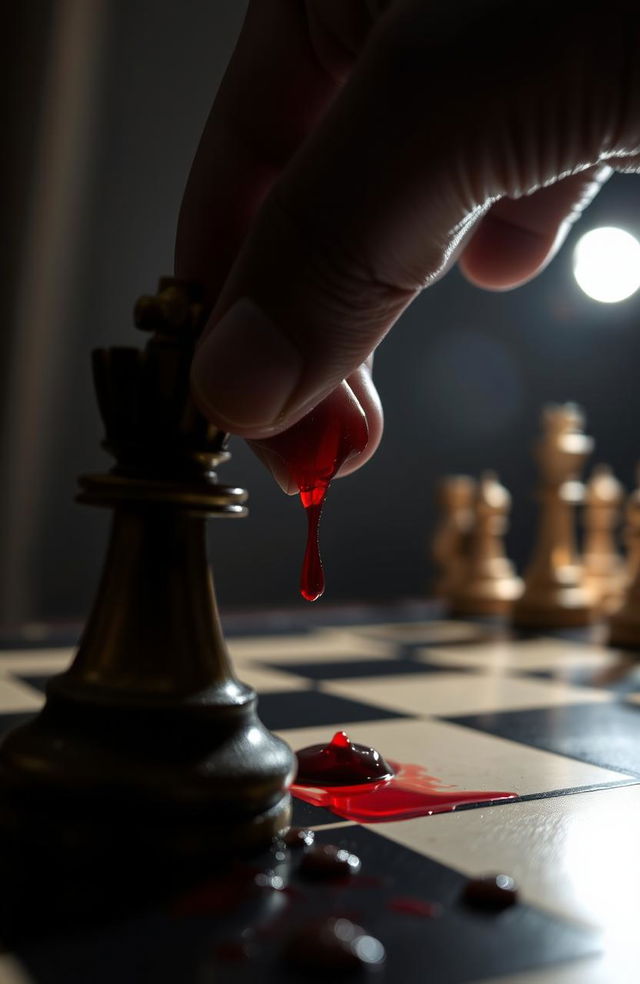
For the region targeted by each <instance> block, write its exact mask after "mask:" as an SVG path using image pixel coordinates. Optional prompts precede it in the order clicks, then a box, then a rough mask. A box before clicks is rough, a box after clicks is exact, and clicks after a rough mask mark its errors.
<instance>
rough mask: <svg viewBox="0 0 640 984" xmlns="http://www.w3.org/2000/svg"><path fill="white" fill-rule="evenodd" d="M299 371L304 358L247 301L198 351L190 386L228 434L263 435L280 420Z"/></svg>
mask: <svg viewBox="0 0 640 984" xmlns="http://www.w3.org/2000/svg"><path fill="white" fill-rule="evenodd" d="M301 372H302V359H301V357H300V353H299V352H298V351H297V350H296V349H295V348H294V346H293V345H292V344H291V342H290V341H289V340H288V339H287V338H286V337H285V335H283V334H282V332H281V331H279V329H278V328H277V327H276V325H275V324H274V323H273V322H272V321H271V319H270V318H268V317H267V316H266V315H265V314H264V313H263V312H262V311H261V310H260V308H259V307H258V306H257V305H256V304H254V303H253V301H250V300H249V299H248V298H246V297H243V298H241V299H240V300H238V301H236V302H235V304H233V306H232V307H231V308H230V309H229V310H228V311H227V312H226V314H225V315H224V316H223V317H222V318H221V319H220V321H219V322H218V323H217V324H216V325H215V326H214V327H213V328H212V329H211V331H210V332H209V334H208V335H207V336H206V337H205V338H204V340H203V341H202V343H201V345H200V346H199V347H198V349H197V351H196V354H195V357H194V360H193V367H192V371H191V382H192V385H193V388H194V391H195V394H196V397H197V399H198V402H199V403H201V404H203V407H204V408H205V409H206V410H207V411H209V413H210V414H211V416H212V418H213V419H214V422H216V423H221V424H223V425H224V426H225V428H226V429H228V430H243V431H247V430H251V428H255V429H256V430H262V429H264V428H267V427H269V425H271V424H273V423H274V422H275V420H276V419H277V418H278V416H279V415H280V413H281V411H282V410H283V409H284V407H285V405H286V403H287V402H288V401H289V399H290V397H291V395H292V393H293V391H294V389H295V388H296V386H297V384H298V380H299V378H300V374H301Z"/></svg>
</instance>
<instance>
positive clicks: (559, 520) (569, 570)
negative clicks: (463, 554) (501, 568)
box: [513, 403, 595, 628]
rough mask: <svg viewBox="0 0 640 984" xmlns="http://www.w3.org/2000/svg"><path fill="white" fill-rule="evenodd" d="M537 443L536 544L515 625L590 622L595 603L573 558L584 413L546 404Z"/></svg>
mask: <svg viewBox="0 0 640 984" xmlns="http://www.w3.org/2000/svg"><path fill="white" fill-rule="evenodd" d="M542 423H543V428H544V432H543V435H542V437H541V439H540V440H539V441H538V442H537V444H536V447H535V456H536V459H537V463H538V468H539V471H540V484H539V486H538V492H537V498H538V502H539V510H540V512H539V521H538V533H537V543H536V546H535V548H534V551H533V556H532V559H531V561H530V563H529V566H528V567H527V570H526V572H525V579H524V580H525V588H524V592H523V594H522V597H521V598H520V600H519V601H518V602H516V604H515V606H514V609H513V623H514V625H517V626H521V627H523V628H541V627H546V628H562V627H565V626H580V625H587V624H589V623H590V622H591V621H592V620H593V618H594V614H595V611H594V605H593V603H592V600H591V595H590V592H589V591H588V589H587V586H586V583H585V577H584V571H583V568H582V566H581V564H580V563H579V562H578V559H577V556H576V542H575V509H576V506H577V505H578V504H579V503H581V502H582V501H583V498H584V486H583V485H582V483H581V482H580V481H579V475H580V472H581V470H582V468H583V466H584V463H585V461H586V459H587V457H588V455H589V454H590V453H591V451H592V449H593V439H592V438H591V437H587V435H586V434H585V433H584V432H583V426H584V416H583V414H582V411H581V410H580V409H579V408H578V407H577V406H576V405H575V404H573V403H565V404H562V405H555V404H553V405H550V406H547V407H545V409H544V411H543V415H542Z"/></svg>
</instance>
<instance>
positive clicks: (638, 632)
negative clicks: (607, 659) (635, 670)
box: [607, 610, 640, 650]
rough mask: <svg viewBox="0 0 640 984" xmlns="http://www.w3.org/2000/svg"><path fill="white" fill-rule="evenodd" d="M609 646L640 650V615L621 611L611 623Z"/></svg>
mask: <svg viewBox="0 0 640 984" xmlns="http://www.w3.org/2000/svg"><path fill="white" fill-rule="evenodd" d="M607 645H609V646H620V647H621V648H622V649H638V650H640V613H639V612H638V611H637V610H636V611H631V612H630V611H628V610H627V611H619V612H617V614H615V615H614V616H613V617H612V618H611V619H610V621H609V636H608V639H607Z"/></svg>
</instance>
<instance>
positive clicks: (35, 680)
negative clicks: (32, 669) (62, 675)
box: [12, 671, 55, 693]
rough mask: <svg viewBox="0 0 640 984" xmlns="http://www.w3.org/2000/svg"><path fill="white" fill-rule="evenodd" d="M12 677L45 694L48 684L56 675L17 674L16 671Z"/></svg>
mask: <svg viewBox="0 0 640 984" xmlns="http://www.w3.org/2000/svg"><path fill="white" fill-rule="evenodd" d="M12 676H14V677H16V678H17V679H18V680H21V681H22V683H26V684H28V685H29V686H30V687H33V689H34V690H39V691H40V692H41V693H45V691H46V689H47V684H48V682H49V680H50V679H51V677H52V676H55V673H47V674H44V673H16V672H15V671H14V672H13V674H12Z"/></svg>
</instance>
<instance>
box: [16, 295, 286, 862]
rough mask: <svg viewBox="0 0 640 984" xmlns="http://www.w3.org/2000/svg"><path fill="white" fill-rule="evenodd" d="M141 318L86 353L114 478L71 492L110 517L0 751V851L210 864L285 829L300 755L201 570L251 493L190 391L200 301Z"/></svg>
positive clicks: (176, 301) (177, 298) (148, 303)
mask: <svg viewBox="0 0 640 984" xmlns="http://www.w3.org/2000/svg"><path fill="white" fill-rule="evenodd" d="M135 319H136V324H137V326H138V327H139V328H141V329H142V330H144V331H150V332H152V336H151V339H150V340H149V342H148V344H147V346H146V347H145V348H144V350H142V351H141V350H139V349H136V348H111V349H106V350H105V349H102V350H98V351H96V352H95V353H94V375H95V384H96V390H97V395H98V402H99V406H100V411H101V414H102V417H103V420H104V424H105V428H106V439H105V441H104V447H105V448H106V450H107V451H108V452H109V453H110V454H111V455H112V456H113V457H114V458H115V465H114V467H113V468H112V469H111V471H110V472H109V473H108V474H103V475H87V476H83V477H82V478H81V479H80V488H81V491H80V493H79V495H78V500H79V501H80V502H85V503H88V504H91V505H97V506H107V507H109V508H111V509H113V512H114V516H113V527H112V531H111V541H110V544H109V549H108V553H107V557H106V562H105V567H104V571H103V575H102V580H101V583H100V587H99V589H98V594H97V597H96V600H95V603H94V606H93V610H92V612H91V615H90V617H89V620H88V623H87V626H86V629H85V631H84V634H83V637H82V640H81V643H80V647H79V650H78V653H77V655H76V658H75V660H74V662H73V665H72V666H71V668H70V669H69V670H68V671H67V672H65V673H62V674H61V675H59V676H56V677H54V678H52V680H51V681H50V683H49V686H48V688H47V701H46V705H45V707H44V709H43V710H42V712H41V713H40V714H38V715H37V717H35V718H34V719H33V720H32V721H31V722H29V723H27V724H26V725H23V726H22V727H19V728H17V729H16V730H14V731H12V732H11V733H10V734H9V735H8V736H7V737H6V738H5V740H4V742H3V743H2V746H1V747H0V830H2V832H3V843H4V844H5V846H6V844H7V835H15V837H20V838H22V839H23V840H26V841H27V842H28V843H29V845H30V848H29V849H30V850H38V849H41V850H43V851H47V850H48V851H49V852H50V853H51V851H52V850H53V851H54V852H56V851H58V852H61V854H62V855H63V857H64V858H65V859H66V860H68V861H69V863H71V864H73V860H74V858H75V859H76V860H77V861H78V863H82V864H86V863H87V860H88V858H89V857H91V858H95V857H96V856H98V857H105V856H108V855H111V854H114V855H116V854H117V856H118V857H122V856H123V854H124V856H128V857H131V858H133V859H135V861H136V862H138V861H139V860H140V859H141V858H145V857H157V856H161V857H162V858H163V860H171V859H173V858H179V859H182V860H185V861H188V860H189V859H191V860H197V861H199V860H200V859H215V857H216V856H220V855H224V856H228V855H229V854H230V853H233V852H237V851H244V850H251V849H257V848H260V847H262V846H264V845H265V844H266V843H268V842H269V841H270V840H271V838H272V837H273V836H274V835H276V834H277V833H279V832H281V831H283V830H284V829H285V828H286V827H287V826H288V824H289V819H290V797H289V794H288V792H287V787H288V783H289V780H290V778H291V775H292V770H293V757H292V754H291V752H290V750H289V748H288V747H287V746H286V745H285V744H284V743H283V742H282V741H280V740H279V739H278V738H276V737H275V736H273V735H272V734H270V733H269V732H268V731H267V730H266V729H265V727H264V726H263V725H262V723H261V722H260V720H259V719H258V717H257V714H256V695H255V693H254V692H253V691H252V690H251V689H250V688H249V687H247V686H245V685H244V684H242V683H240V682H239V681H238V680H237V679H236V678H235V676H234V674H233V670H232V667H231V662H230V659H229V654H228V652H227V648H226V645H225V642H224V639H223V636H222V631H221V628H220V622H219V617H218V612H217V608H216V601H215V597H214V593H213V585H212V580H211V575H210V570H209V566H208V562H207V555H206V542H205V523H206V520H207V518H208V517H210V516H243V515H245V513H246V507H245V505H244V502H245V500H246V492H245V491H244V490H243V489H239V488H233V487H230V486H226V485H220V484H219V483H218V480H217V477H216V474H215V471H214V469H215V468H216V467H217V466H218V465H219V464H221V463H222V462H224V461H225V460H226V459H227V458H228V457H229V455H228V453H227V451H226V450H225V435H224V434H223V433H221V432H220V431H218V430H217V429H216V428H214V427H212V426H211V425H209V424H208V422H207V421H206V420H205V419H204V418H203V417H202V416H201V414H200V413H199V412H198V411H197V410H196V408H195V407H194V405H193V403H192V402H191V399H190V396H189V367H190V363H191V357H192V353H193V347H194V344H195V341H196V338H197V336H198V334H199V332H200V330H201V327H202V324H203V319H204V310H203V307H202V305H201V303H200V301H199V294H198V291H197V290H196V289H195V288H194V287H193V286H191V285H187V284H185V283H183V282H180V281H178V280H174V279H171V278H163V279H162V280H161V282H160V288H159V293H158V295H157V296H154V297H143V298H141V299H140V300H139V301H138V303H137V305H136V308H135Z"/></svg>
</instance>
